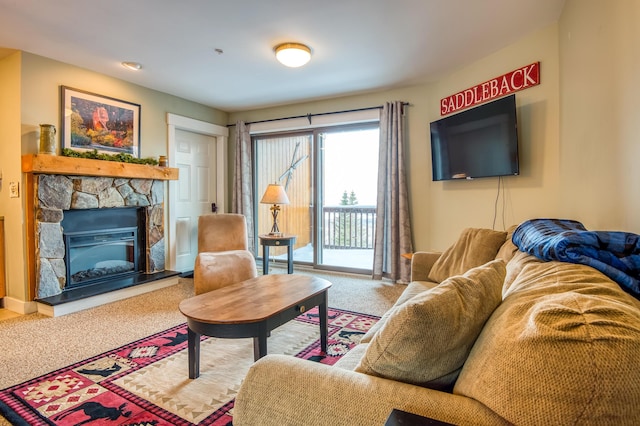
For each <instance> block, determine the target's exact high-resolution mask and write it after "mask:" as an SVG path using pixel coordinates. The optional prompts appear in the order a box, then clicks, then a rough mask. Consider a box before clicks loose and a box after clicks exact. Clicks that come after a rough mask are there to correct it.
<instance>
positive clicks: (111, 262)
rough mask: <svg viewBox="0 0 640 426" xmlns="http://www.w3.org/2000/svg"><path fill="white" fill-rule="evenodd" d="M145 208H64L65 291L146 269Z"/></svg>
mask: <svg viewBox="0 0 640 426" xmlns="http://www.w3.org/2000/svg"><path fill="white" fill-rule="evenodd" d="M144 217H145V216H144V211H142V209H140V208H136V207H124V208H112V209H85V210H67V211H65V212H64V219H63V220H62V223H61V225H62V228H63V238H64V243H65V266H66V271H67V277H66V278H67V279H66V285H65V288H64V289H65V290H71V289H74V288H78V287H81V286H87V285H92V284H99V283H102V282H105V281H110V280H113V279H117V278H121V277H126V276H129V275H133V274H138V273H141V272H144V271H145V257H144V256H143V255H142V250H141V247H145V244H144V243H145V242H144V234H145V233H144V229H145V226H144V223H143V221H144Z"/></svg>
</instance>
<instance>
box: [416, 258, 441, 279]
mask: <svg viewBox="0 0 640 426" xmlns="http://www.w3.org/2000/svg"><path fill="white" fill-rule="evenodd" d="M441 255H442V253H441V252H434V251H417V252H415V253H413V256H412V257H411V281H429V272H431V267H432V266H433V264H434V263H436V260H438V259H439V258H440V256H441Z"/></svg>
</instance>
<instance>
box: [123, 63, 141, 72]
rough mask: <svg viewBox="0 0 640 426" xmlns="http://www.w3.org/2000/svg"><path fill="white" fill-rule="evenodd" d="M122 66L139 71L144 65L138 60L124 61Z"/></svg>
mask: <svg viewBox="0 0 640 426" xmlns="http://www.w3.org/2000/svg"><path fill="white" fill-rule="evenodd" d="M122 66H123V67H125V68H127V69H130V70H132V71H138V70H140V69H142V65H141V64H139V63H137V62H123V63H122Z"/></svg>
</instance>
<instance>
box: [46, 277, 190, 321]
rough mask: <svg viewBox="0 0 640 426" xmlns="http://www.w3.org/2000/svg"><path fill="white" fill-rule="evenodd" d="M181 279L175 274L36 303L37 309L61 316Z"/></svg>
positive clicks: (135, 294) (128, 296) (163, 286)
mask: <svg viewBox="0 0 640 426" xmlns="http://www.w3.org/2000/svg"><path fill="white" fill-rule="evenodd" d="M179 281H180V276H173V277H169V278H165V279H162V280H157V281H153V282H150V283H146V284H140V285H136V286H133V287H127V288H123V289H121V290H116V291H111V292H109V293H104V294H99V295H96V296H92V297H87V298H85V299H80V300H75V301H72V302H68V303H63V304H60V305H53V306H52V305H47V304H44V303H38V302H35V303H36V304H37V311H38V312H39V313H41V314H43V315H46V316H48V317H59V316H62V315H67V314H71V313H74V312H78V311H82V310H85V309H89V308H94V307H96V306H101V305H105V304H107V303H111V302H117V301H118V300H123V299H128V298H130V297H133V296H138V295H140V294H144V293H148V292H150V291H154V290H160V289H161V288H165V287H169V286H172V285H176V284H178V282H179Z"/></svg>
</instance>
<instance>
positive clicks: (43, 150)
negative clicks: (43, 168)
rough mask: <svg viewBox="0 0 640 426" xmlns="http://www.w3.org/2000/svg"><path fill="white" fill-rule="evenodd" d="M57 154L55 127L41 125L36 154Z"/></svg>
mask: <svg viewBox="0 0 640 426" xmlns="http://www.w3.org/2000/svg"><path fill="white" fill-rule="evenodd" d="M57 153H58V152H57V147H56V126H54V125H53V124H41V125H40V147H39V149H38V154H48V155H56V154H57Z"/></svg>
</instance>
